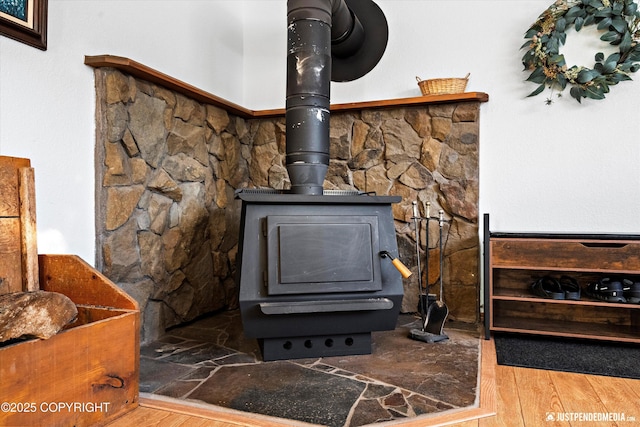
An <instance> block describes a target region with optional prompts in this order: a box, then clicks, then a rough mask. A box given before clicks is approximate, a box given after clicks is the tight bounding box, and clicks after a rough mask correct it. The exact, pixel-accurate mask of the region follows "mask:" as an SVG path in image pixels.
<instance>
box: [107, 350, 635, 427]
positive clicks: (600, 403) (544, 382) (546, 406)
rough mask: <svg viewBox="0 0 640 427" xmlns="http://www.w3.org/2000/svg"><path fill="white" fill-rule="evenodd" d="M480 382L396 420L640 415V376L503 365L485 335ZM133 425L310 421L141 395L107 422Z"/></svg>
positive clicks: (508, 425)
mask: <svg viewBox="0 0 640 427" xmlns="http://www.w3.org/2000/svg"><path fill="white" fill-rule="evenodd" d="M480 388H481V392H480V405H479V408H473V409H469V410H464V411H457V412H454V413H448V414H441V415H436V416H433V417H429V418H423V419H413V420H411V419H408V420H407V421H405V422H402V423H395V424H393V425H398V426H402V427H426V426H438V425H452V426H457V427H495V426H504V427H517V426H545V427H547V426H581V425H589V426H631V425H637V424H638V421H640V380H631V379H624V378H615V377H603V376H595V375H580V374H571V373H565V372H554V371H543V370H537V369H526V368H514V367H509V366H500V365H497V363H496V359H495V347H494V345H493V341H492V340H491V341H483V345H482V368H481V385H480ZM607 418H608V419H607ZM132 425H135V426H137V427H145V426H162V427H165V426H172V427H187V426H188V427H192V426H196V427H228V426H252V427H253V426H260V427H282V426H295V425H308V424H302V423H297V422H295V421H288V420H274V419H273V418H266V417H261V416H258V415H256V416H253V415H250V414H245V413H242V414H239V413H238V412H232V411H226V410H220V411H217V410H216V411H212V410H211V409H210V407H206V406H200V405H183V404H179V403H175V401H159V400H156V399H148V398H141V399H140V406H139V407H138V408H136V409H135V410H133V411H131V412H129V413H128V414H126V415H124V416H122V417H120V418H118V419H117V420H115V421H113V422H111V423H110V424H108V427H126V426H132ZM385 425H389V424H385Z"/></svg>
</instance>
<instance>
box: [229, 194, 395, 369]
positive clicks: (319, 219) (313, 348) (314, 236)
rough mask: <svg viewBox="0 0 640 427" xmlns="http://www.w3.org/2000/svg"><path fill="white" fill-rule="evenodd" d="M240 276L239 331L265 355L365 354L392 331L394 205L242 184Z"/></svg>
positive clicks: (363, 198) (387, 199)
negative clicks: (378, 335)
mask: <svg viewBox="0 0 640 427" xmlns="http://www.w3.org/2000/svg"><path fill="white" fill-rule="evenodd" d="M238 197H239V198H240V199H241V200H242V223H241V230H242V231H241V236H240V237H241V238H240V252H239V254H238V259H239V260H240V265H239V270H238V271H239V272H240V280H239V282H240V283H239V289H240V298H239V301H240V310H241V314H242V321H243V326H244V331H245V334H246V335H247V336H249V337H254V338H258V339H259V341H260V343H261V349H262V355H263V358H264V360H278V359H294V358H304V357H319V356H333V355H347V354H368V353H371V332H372V331H378V330H392V329H394V328H395V324H396V320H397V317H398V314H399V310H400V306H401V304H402V296H403V286H402V277H401V276H400V274H399V273H398V271H397V270H396V269H395V267H393V265H392V263H391V261H390V260H389V259H388V258H386V257H384V256H383V255H382V253H383V252H385V251H386V252H389V253H392V254H395V253H397V243H396V234H395V227H394V223H393V216H392V214H391V204H392V203H396V202H398V201H400V197H394V196H371V195H365V194H358V193H355V192H354V193H352V194H347V193H341V194H339V195H336V194H331V192H325V194H324V195H321V196H319V195H315V196H308V195H294V194H284V193H280V194H278V193H274V192H270V191H260V190H245V191H242V192H239V193H238Z"/></svg>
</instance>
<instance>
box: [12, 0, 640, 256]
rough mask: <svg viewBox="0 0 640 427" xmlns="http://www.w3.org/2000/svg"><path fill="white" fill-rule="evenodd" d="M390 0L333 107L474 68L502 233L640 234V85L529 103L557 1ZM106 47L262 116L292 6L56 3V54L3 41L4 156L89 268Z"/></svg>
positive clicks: (52, 35) (52, 12)
mask: <svg viewBox="0 0 640 427" xmlns="http://www.w3.org/2000/svg"><path fill="white" fill-rule="evenodd" d="M377 3H378V5H379V6H380V7H381V8H382V9H383V10H384V12H385V15H386V17H387V20H388V21H389V27H390V28H389V31H390V35H389V44H388V47H387V51H386V52H385V55H384V57H383V58H382V60H381V62H380V64H379V65H378V66H377V67H376V68H375V69H374V70H373V71H371V72H370V73H369V74H367V75H366V76H364V77H363V78H361V79H359V80H356V81H354V82H350V83H335V84H333V85H332V102H334V103H342V102H356V101H366V100H378V99H388V98H402V97H411V96H417V95H419V94H420V92H419V90H418V87H417V84H416V81H415V77H416V76H420V77H421V78H423V79H426V78H434V77H453V76H459V77H462V76H464V75H465V74H466V73H467V72H470V73H471V78H470V82H469V85H468V87H467V90H469V91H480V92H486V93H488V94H489V97H490V99H489V102H488V103H484V104H483V105H482V109H481V111H482V112H481V135H480V146H481V152H480V160H481V164H480V189H481V194H480V209H481V212H489V213H490V214H491V228H492V230H495V231H557V232H610V233H640V222H639V220H638V212H640V173H639V172H638V171H639V170H640V142H639V141H638V135H640V121H638V120H637V112H638V110H639V107H640V82H623V83H621V84H619V85H618V86H615V87H613V88H612V91H611V93H610V94H609V95H608V96H607V99H606V100H604V101H590V100H586V101H584V102H583V104H582V105H580V104H578V103H577V102H576V101H575V100H573V99H571V98H570V97H569V96H568V93H567V94H566V95H565V97H564V98H561V99H558V100H556V102H554V104H553V105H551V106H547V105H545V103H544V99H545V98H546V95H545V96H542V95H538V96H537V97H534V98H526V95H527V94H528V93H530V92H531V91H532V90H533V89H535V85H533V84H529V83H526V82H524V79H525V78H526V76H527V74H526V73H524V72H523V71H522V65H521V63H520V58H521V57H522V54H523V52H522V51H520V50H519V48H520V46H521V45H522V43H523V42H524V39H523V38H522V35H523V34H524V32H525V31H526V30H527V29H528V28H529V26H530V24H531V23H532V22H533V21H535V19H536V18H537V16H538V15H539V14H540V13H541V12H542V11H544V10H545V9H546V8H547V7H548V6H549V5H550V4H551V3H552V0H530V1H526V0H519V1H503V0H466V1H463V0H447V1H435V0H378V1H377ZM571 37H572V36H571V33H570V34H569V38H570V39H571ZM576 37H577V36H576ZM99 54H112V55H119V56H125V57H128V58H131V59H133V60H135V61H138V62H141V63H143V64H145V65H148V66H150V67H152V68H155V69H157V70H159V71H162V72H163V73H166V74H169V75H171V76H173V77H175V78H178V79H180V80H183V81H185V82H187V83H189V84H192V85H194V86H197V87H199V88H201V89H203V90H206V91H208V92H211V93H213V94H215V95H218V96H220V97H222V98H226V99H228V100H230V101H233V102H235V103H238V104H240V105H243V106H246V107H248V108H251V109H263V108H281V107H283V106H284V96H285V73H286V65H285V60H286V0H209V1H202V0H201V1H198V0H165V1H154V0H128V1H118V0H92V1H77V0H76V1H74V0H50V1H49V49H48V50H47V51H46V52H42V51H39V50H37V49H34V48H31V47H28V46H26V45H23V44H20V43H18V42H15V41H13V40H10V39H7V38H5V37H0V154H2V155H11V156H18V157H28V158H30V159H31V160H32V164H33V166H34V167H35V168H36V191H37V215H38V233H39V245H40V252H42V253H74V254H78V255H80V256H81V257H83V258H84V259H85V260H86V261H88V262H90V263H93V262H94V250H95V248H94V246H95V237H94V217H93V209H94V201H93V198H94V182H93V147H94V89H93V70H92V69H91V68H89V67H87V66H85V65H83V59H84V55H99ZM592 54H595V52H592ZM589 56H592V55H589ZM578 65H586V66H591V65H592V64H583V63H579V64H578ZM637 80H640V74H638V75H637Z"/></svg>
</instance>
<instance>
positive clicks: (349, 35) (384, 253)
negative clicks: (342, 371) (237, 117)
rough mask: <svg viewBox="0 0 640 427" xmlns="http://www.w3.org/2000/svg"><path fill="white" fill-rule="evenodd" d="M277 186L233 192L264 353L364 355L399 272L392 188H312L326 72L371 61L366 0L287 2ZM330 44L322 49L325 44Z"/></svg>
mask: <svg viewBox="0 0 640 427" xmlns="http://www.w3.org/2000/svg"><path fill="white" fill-rule="evenodd" d="M287 17H288V27H287V28H288V55H287V100H286V132H287V138H286V139H287V140H286V150H287V171H288V173H289V178H290V180H291V189H290V190H289V191H288V192H281V191H275V190H268V189H265V190H242V191H239V192H238V193H237V196H238V198H239V199H241V200H242V217H241V226H240V229H241V231H240V233H241V235H240V245H239V253H238V273H237V278H238V280H237V281H238V288H239V290H240V295H239V303H240V310H241V314H242V322H243V327H244V331H245V334H246V335H247V336H249V337H254V338H257V339H258V340H259V342H260V343H261V348H262V356H263V358H264V359H265V360H278V359H293V358H304V357H319V356H334V355H349V354H367V353H370V352H371V332H372V331H376V330H390V329H394V328H395V324H396V320H397V317H398V314H399V311H400V306H401V303H402V294H403V287H402V278H401V276H400V274H399V273H398V271H397V270H396V269H395V267H394V266H393V264H392V262H391V260H390V258H389V257H388V254H397V243H396V234H395V227H394V222H393V216H392V213H391V204H392V203H397V202H399V201H400V197H394V196H374V195H367V194H362V193H359V192H355V191H354V192H350V191H347V192H344V191H338V192H331V191H326V190H324V189H323V181H324V177H325V175H326V172H327V169H328V165H329V145H330V144H329V118H330V114H329V104H330V103H329V89H330V83H331V79H334V80H338V81H349V80H355V79H357V78H360V77H362V76H363V75H364V74H366V73H368V72H369V71H370V70H371V69H372V68H373V67H374V66H375V65H376V64H377V63H378V61H379V60H380V59H381V57H382V54H383V52H384V50H385V48H386V43H387V36H388V31H387V22H386V19H385V17H384V14H383V13H382V11H381V10H380V8H379V7H378V6H377V5H376V4H375V3H373V1H371V0H288V2H287ZM332 49H333V51H332Z"/></svg>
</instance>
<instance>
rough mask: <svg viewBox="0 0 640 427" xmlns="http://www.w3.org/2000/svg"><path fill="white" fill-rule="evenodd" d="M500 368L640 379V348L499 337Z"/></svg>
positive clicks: (606, 343)
mask: <svg viewBox="0 0 640 427" xmlns="http://www.w3.org/2000/svg"><path fill="white" fill-rule="evenodd" d="M494 340H495V345H496V355H497V358H498V364H499V365H509V366H519V367H524V368H537V369H548V370H552V371H564V372H577V373H582V374H592V375H605V376H611V377H622V378H635V379H640V345H638V344H631V343H629V344H627V343H615V342H609V341H586V340H575V339H567V338H552V337H538V336H528V335H526V336H525V335H510V334H495V335H494Z"/></svg>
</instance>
